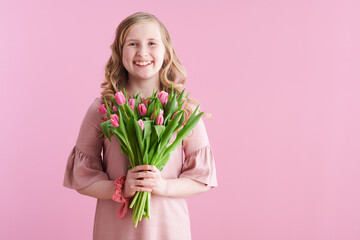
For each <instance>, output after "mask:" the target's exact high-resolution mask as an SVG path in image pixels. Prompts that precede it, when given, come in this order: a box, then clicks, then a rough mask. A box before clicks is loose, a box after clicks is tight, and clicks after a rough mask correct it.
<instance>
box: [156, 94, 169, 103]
mask: <svg viewBox="0 0 360 240" xmlns="http://www.w3.org/2000/svg"><path fill="white" fill-rule="evenodd" d="M168 95H169V94H168V93H167V92H165V91H161V92H159V93H158V94H157V97H158V98H159V99H160V102H161V103H162V105H165V104H166V103H167V102H168Z"/></svg>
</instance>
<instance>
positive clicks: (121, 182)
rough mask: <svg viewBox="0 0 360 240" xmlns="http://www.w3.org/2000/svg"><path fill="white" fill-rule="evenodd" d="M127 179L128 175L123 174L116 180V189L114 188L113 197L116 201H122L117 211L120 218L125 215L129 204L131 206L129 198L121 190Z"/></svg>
mask: <svg viewBox="0 0 360 240" xmlns="http://www.w3.org/2000/svg"><path fill="white" fill-rule="evenodd" d="M125 180H126V177H125V176H121V177H119V178H117V179H116V180H115V181H114V185H115V190H114V193H113V196H112V199H113V200H114V201H115V202H119V203H122V204H121V206H120V207H119V209H118V210H117V212H116V216H117V217H118V218H123V217H124V216H125V214H126V212H127V210H128V206H129V199H127V198H124V196H123V195H122V194H121V191H122V190H121V189H122V187H123V186H124V185H125Z"/></svg>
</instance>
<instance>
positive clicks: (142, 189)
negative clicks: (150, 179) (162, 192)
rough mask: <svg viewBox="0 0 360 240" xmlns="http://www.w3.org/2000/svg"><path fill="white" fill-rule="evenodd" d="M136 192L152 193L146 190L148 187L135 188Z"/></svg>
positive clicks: (149, 189)
mask: <svg viewBox="0 0 360 240" xmlns="http://www.w3.org/2000/svg"><path fill="white" fill-rule="evenodd" d="M135 191H136V192H152V189H151V188H146V187H135Z"/></svg>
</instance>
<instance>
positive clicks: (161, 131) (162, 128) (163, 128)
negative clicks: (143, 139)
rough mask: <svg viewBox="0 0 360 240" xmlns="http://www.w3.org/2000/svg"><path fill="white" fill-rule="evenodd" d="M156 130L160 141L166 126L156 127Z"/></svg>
mask: <svg viewBox="0 0 360 240" xmlns="http://www.w3.org/2000/svg"><path fill="white" fill-rule="evenodd" d="M154 128H155V131H156V135H157V136H158V139H159V138H161V135H162V134H163V132H164V131H165V126H164V125H154Z"/></svg>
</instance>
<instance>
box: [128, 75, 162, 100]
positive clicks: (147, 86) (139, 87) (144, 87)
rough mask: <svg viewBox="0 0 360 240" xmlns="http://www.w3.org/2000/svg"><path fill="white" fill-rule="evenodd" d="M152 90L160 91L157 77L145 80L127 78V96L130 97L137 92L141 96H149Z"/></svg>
mask: <svg viewBox="0 0 360 240" xmlns="http://www.w3.org/2000/svg"><path fill="white" fill-rule="evenodd" d="M153 91H154V92H155V91H159V92H160V91H161V85H160V81H159V80H158V79H157V80H156V81H154V80H147V81H134V80H131V79H129V81H128V83H127V85H126V93H127V95H128V98H132V96H133V94H135V95H136V94H138V93H139V92H140V96H141V97H143V98H148V97H151V96H152V94H153Z"/></svg>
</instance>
